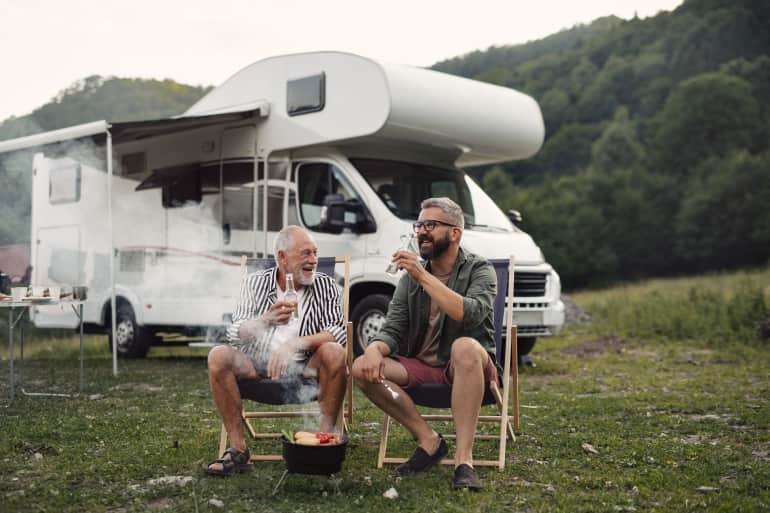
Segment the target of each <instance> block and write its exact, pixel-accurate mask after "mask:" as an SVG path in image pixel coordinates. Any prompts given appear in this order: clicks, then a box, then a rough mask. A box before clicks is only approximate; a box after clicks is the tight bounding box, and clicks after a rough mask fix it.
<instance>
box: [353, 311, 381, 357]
mask: <svg viewBox="0 0 770 513" xmlns="http://www.w3.org/2000/svg"><path fill="white" fill-rule="evenodd" d="M384 325H385V314H383V313H382V312H381V311H380V310H369V311H368V312H366V313H365V314H364V315H362V316H361V320H360V321H358V326H357V327H356V337H357V338H358V343H359V344H360V345H361V349H364V348H366V346H367V345H369V337H371V336H373V335H376V334H377V333H379V332H380V330H381V329H382V327H383V326H384Z"/></svg>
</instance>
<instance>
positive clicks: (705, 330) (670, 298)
mask: <svg viewBox="0 0 770 513" xmlns="http://www.w3.org/2000/svg"><path fill="white" fill-rule="evenodd" d="M618 291H620V293H621V294H622V295H623V297H622V298H619V297H618V294H612V295H607V296H603V297H601V298H600V299H598V300H596V302H594V303H592V304H590V305H589V307H588V310H589V311H590V312H591V315H592V316H593V317H594V319H597V320H598V319H601V320H602V321H604V322H606V326H607V328H606V329H608V330H610V331H611V332H613V333H622V334H624V335H627V336H632V337H639V338H648V337H658V338H667V339H675V340H694V341H702V342H705V343H707V344H710V345H725V344H729V343H734V342H738V343H759V342H761V341H762V339H761V336H760V333H759V329H758V328H759V325H760V323H761V322H762V321H763V320H765V319H766V318H767V317H768V314H769V313H770V309H769V308H768V301H767V299H766V297H765V292H764V290H763V289H762V287H760V286H757V285H755V284H753V283H752V282H750V281H749V279H748V278H746V277H743V278H741V279H739V280H738V281H737V282H736V283H735V286H734V288H733V290H732V291H730V290H723V289H719V288H716V289H715V288H714V286H713V285H711V286H709V285H707V284H703V283H696V284H694V285H691V286H690V287H688V288H685V289H682V291H681V292H679V291H677V290H675V289H669V288H653V289H651V290H645V291H642V292H640V293H635V294H634V293H631V294H625V293H623V290H622V289H618Z"/></svg>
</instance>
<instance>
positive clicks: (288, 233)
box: [273, 224, 302, 265]
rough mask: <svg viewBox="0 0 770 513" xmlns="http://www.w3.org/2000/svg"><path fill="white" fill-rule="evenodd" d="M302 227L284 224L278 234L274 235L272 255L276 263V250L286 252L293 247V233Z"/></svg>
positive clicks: (299, 230)
mask: <svg viewBox="0 0 770 513" xmlns="http://www.w3.org/2000/svg"><path fill="white" fill-rule="evenodd" d="M301 231H302V228H300V227H299V226H297V225H294V224H290V225H289V226H284V227H283V228H282V229H281V231H280V232H278V235H276V236H275V242H274V243H273V255H274V258H275V263H276V265H277V264H278V252H279V251H283V252H284V253H286V252H287V251H289V250H290V249H291V248H293V247H294V234H295V233H297V232H301Z"/></svg>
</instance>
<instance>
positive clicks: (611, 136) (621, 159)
mask: <svg viewBox="0 0 770 513" xmlns="http://www.w3.org/2000/svg"><path fill="white" fill-rule="evenodd" d="M644 155H645V150H644V147H643V146H642V145H641V144H640V143H639V138H638V137H637V135H636V129H635V128H634V126H633V124H631V121H630V120H629V119H628V109H626V108H625V107H620V108H618V110H617V111H615V118H614V119H613V121H612V123H610V124H608V125H607V127H606V128H605V129H604V132H602V135H601V137H599V139H598V140H597V141H596V142H595V143H594V144H593V147H592V148H591V166H592V167H593V168H594V169H597V170H599V171H612V170H614V169H626V168H630V167H633V166H636V165H639V164H640V163H641V162H642V159H643V158H644Z"/></svg>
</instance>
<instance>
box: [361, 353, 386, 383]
mask: <svg viewBox="0 0 770 513" xmlns="http://www.w3.org/2000/svg"><path fill="white" fill-rule="evenodd" d="M359 360H361V369H362V370H363V374H364V379H365V380H366V381H368V382H370V383H379V382H381V381H382V380H383V379H385V374H384V369H385V362H384V358H383V355H382V352H380V348H379V347H377V343H374V344H370V345H369V346H368V347H367V348H366V351H364V354H363V355H361V356H360V357H359Z"/></svg>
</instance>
